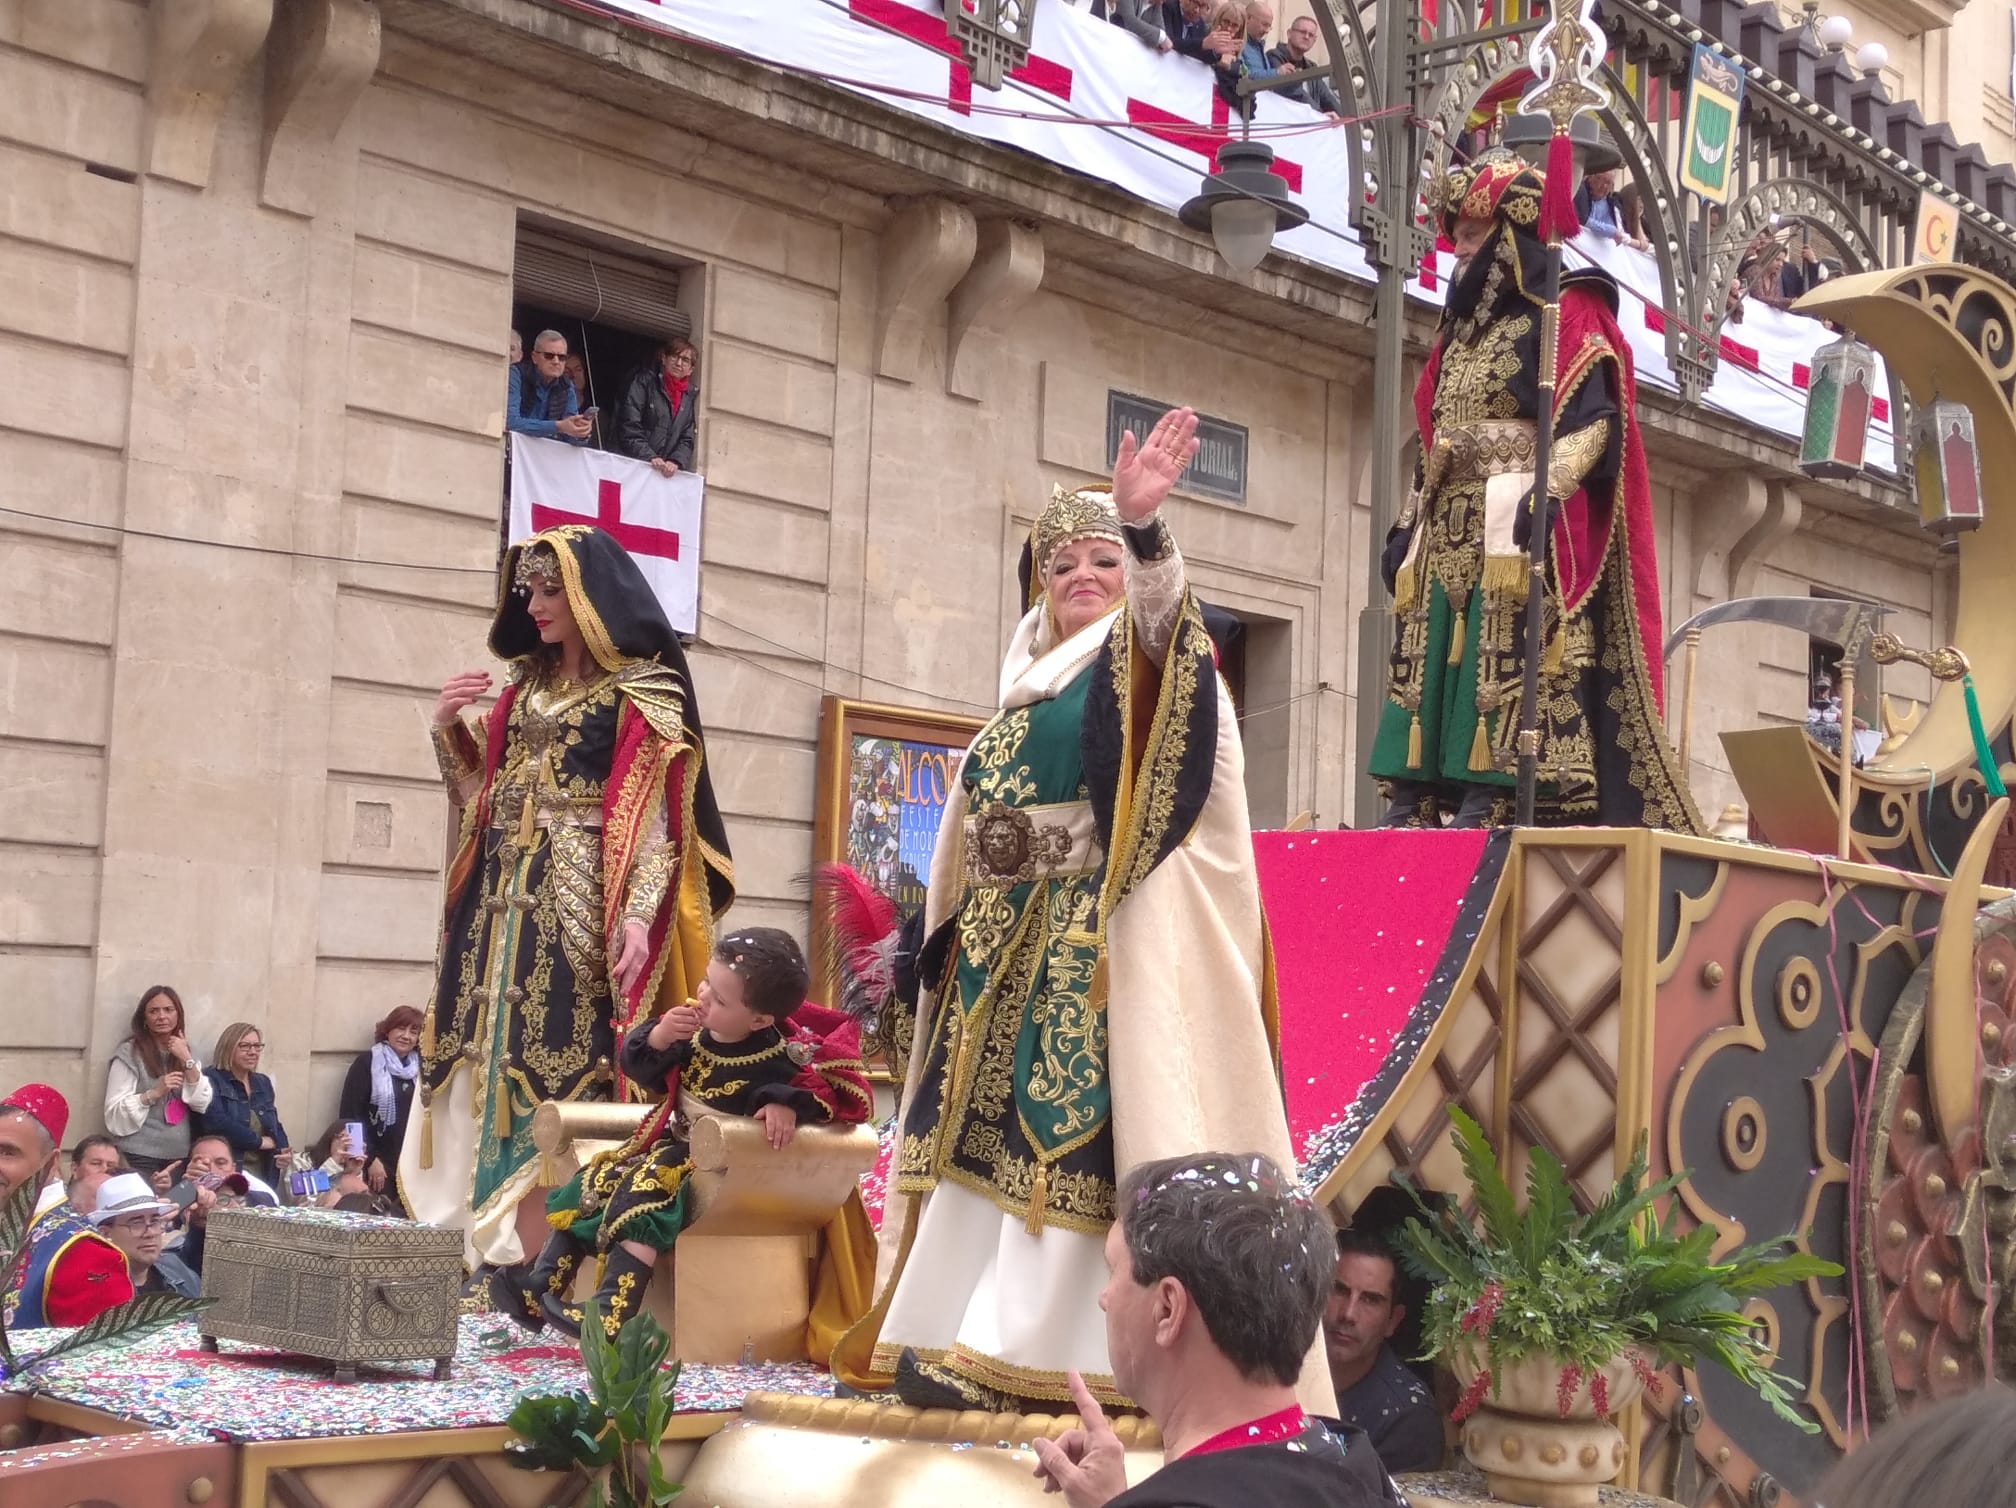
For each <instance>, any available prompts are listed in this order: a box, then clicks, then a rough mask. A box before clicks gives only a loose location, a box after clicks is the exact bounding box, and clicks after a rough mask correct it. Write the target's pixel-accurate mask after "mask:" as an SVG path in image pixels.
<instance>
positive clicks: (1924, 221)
mask: <svg viewBox="0 0 2016 1508" xmlns="http://www.w3.org/2000/svg"><path fill="white" fill-rule="evenodd" d="M1959 239H1960V206H1959V205H1957V204H1955V203H1953V202H1952V201H1951V200H1950V199H1943V198H1941V197H1940V196H1939V195H1938V194H1937V193H1935V192H1934V191H1933V190H1931V189H1927V190H1925V192H1924V193H1922V194H1920V195H1919V196H1918V224H1917V228H1916V229H1914V230H1913V231H1912V233H1911V265H1912V266H1914V267H1915V266H1917V265H1918V264H1919V263H1920V262H1951V261H1955V260H1957V258H1958V254H1957V252H1956V251H1955V249H1954V243H1955V242H1956V241H1958V240H1959Z"/></svg>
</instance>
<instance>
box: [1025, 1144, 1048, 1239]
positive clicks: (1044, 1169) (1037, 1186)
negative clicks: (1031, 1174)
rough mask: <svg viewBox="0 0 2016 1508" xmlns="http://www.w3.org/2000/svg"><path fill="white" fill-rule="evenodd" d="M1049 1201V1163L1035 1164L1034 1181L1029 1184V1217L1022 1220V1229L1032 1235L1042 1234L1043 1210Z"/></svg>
mask: <svg viewBox="0 0 2016 1508" xmlns="http://www.w3.org/2000/svg"><path fill="white" fill-rule="evenodd" d="M1049 1203H1050V1164H1049V1163H1047V1162H1039V1163H1037V1164H1036V1178H1035V1181H1034V1182H1032V1183H1031V1184H1030V1185H1029V1218H1028V1219H1027V1220H1025V1221H1023V1222H1022V1229H1024V1230H1026V1231H1027V1232H1029V1234H1030V1235H1032V1236H1040V1235H1042V1234H1043V1210H1044V1207H1045V1206H1046V1205H1048V1204H1049Z"/></svg>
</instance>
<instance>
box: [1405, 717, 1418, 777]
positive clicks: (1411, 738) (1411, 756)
mask: <svg viewBox="0 0 2016 1508" xmlns="http://www.w3.org/2000/svg"><path fill="white" fill-rule="evenodd" d="M1407 768H1408V769H1410V770H1418V769H1420V768H1421V714H1420V713H1418V712H1417V713H1415V714H1414V718H1413V721H1411V722H1410V723H1408V724H1407Z"/></svg>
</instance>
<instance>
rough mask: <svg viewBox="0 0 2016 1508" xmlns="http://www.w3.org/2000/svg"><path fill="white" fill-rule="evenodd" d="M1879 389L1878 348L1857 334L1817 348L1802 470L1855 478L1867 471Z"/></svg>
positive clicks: (1801, 450)
mask: <svg viewBox="0 0 2016 1508" xmlns="http://www.w3.org/2000/svg"><path fill="white" fill-rule="evenodd" d="M1875 394H1876V353H1875V352H1874V351H1872V350H1870V349H1869V347H1867V346H1865V345H1863V344H1862V342H1861V341H1859V340H1857V339H1855V337H1854V336H1852V335H1844V336H1842V337H1841V338H1840V339H1839V340H1836V341H1832V342H1830V343H1828V344H1827V345H1824V346H1822V347H1821V348H1820V349H1819V350H1817V351H1815V352H1814V353H1813V370H1812V376H1811V378H1810V379H1809V380H1808V382H1807V385H1806V433H1805V436H1804V438H1803V439H1801V441H1800V442H1799V469H1800V470H1801V471H1803V472H1805V473H1806V475H1808V476H1815V477H1820V476H1824V477H1851V476H1857V475H1859V474H1860V473H1861V470H1862V454H1863V446H1864V444H1865V442H1866V441H1867V440H1868V438H1869V412H1870V409H1871V407H1872V406H1873V404H1874V401H1875Z"/></svg>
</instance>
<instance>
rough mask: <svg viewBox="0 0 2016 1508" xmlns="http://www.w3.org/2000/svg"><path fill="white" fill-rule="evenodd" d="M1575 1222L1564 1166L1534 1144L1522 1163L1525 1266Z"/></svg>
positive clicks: (1531, 1266) (1534, 1264) (1541, 1257)
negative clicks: (1524, 1181)
mask: <svg viewBox="0 0 2016 1508" xmlns="http://www.w3.org/2000/svg"><path fill="white" fill-rule="evenodd" d="M1574 1224H1575V1195H1574V1192H1573V1191H1572V1190H1571V1189H1570V1188H1569V1187H1568V1170H1567V1169H1566V1168H1564V1167H1562V1166H1561V1160H1560V1159H1559V1158H1558V1157H1556V1156H1555V1155H1554V1154H1553V1153H1552V1152H1549V1151H1548V1150H1547V1149H1546V1148H1545V1147H1542V1146H1538V1145H1536V1146H1534V1148H1533V1149H1532V1151H1531V1152H1530V1153H1529V1154H1528V1160H1527V1163H1526V1266H1527V1268H1528V1270H1529V1271H1534V1272H1537V1271H1539V1268H1540V1264H1541V1263H1542V1262H1544V1261H1545V1260H1546V1259H1547V1256H1548V1254H1549V1253H1550V1252H1552V1251H1553V1250H1554V1249H1555V1248H1556V1247H1558V1246H1560V1244H1561V1243H1562V1241H1563V1240H1565V1239H1566V1237H1567V1236H1568V1234H1569V1231H1570V1230H1571V1229H1572V1228H1573V1226H1574Z"/></svg>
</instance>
